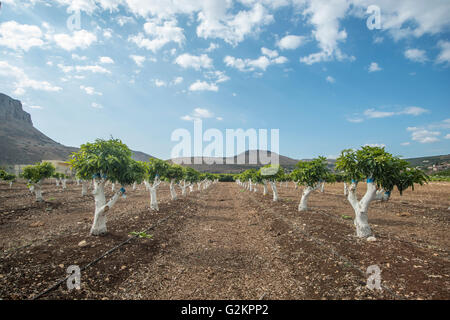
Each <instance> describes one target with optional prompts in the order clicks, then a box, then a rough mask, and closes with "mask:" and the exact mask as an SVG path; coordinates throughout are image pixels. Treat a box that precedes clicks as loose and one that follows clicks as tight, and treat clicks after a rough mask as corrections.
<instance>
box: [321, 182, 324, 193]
mask: <svg viewBox="0 0 450 320" xmlns="http://www.w3.org/2000/svg"><path fill="white" fill-rule="evenodd" d="M324 189H325V182H322V184H321V185H320V192H322V193H323V192H324Z"/></svg>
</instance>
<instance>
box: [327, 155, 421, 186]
mask: <svg viewBox="0 0 450 320" xmlns="http://www.w3.org/2000/svg"><path fill="white" fill-rule="evenodd" d="M336 169H337V170H340V171H342V172H343V174H344V176H345V177H346V178H351V179H352V180H355V181H359V180H362V179H372V180H373V182H374V183H376V184H377V187H378V188H383V189H385V190H386V191H388V192H390V191H392V190H393V189H394V187H397V189H398V191H399V192H400V194H402V192H403V191H404V190H406V189H407V188H409V187H412V188H413V189H414V184H415V183H418V184H423V183H425V182H427V181H428V180H429V178H428V176H427V175H426V174H425V173H424V172H423V171H421V170H420V169H416V168H411V167H410V164H409V162H408V161H406V160H402V159H400V158H399V157H394V156H393V155H392V154H390V153H388V152H386V151H385V150H384V147H383V148H380V147H369V146H365V147H362V148H361V149H359V150H350V149H347V150H344V151H342V153H341V156H340V157H339V158H338V159H337V161H336Z"/></svg>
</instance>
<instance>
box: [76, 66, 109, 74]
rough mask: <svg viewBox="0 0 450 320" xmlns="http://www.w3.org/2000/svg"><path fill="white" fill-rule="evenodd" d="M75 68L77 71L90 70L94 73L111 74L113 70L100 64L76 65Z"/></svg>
mask: <svg viewBox="0 0 450 320" xmlns="http://www.w3.org/2000/svg"><path fill="white" fill-rule="evenodd" d="M75 70H76V71H77V72H83V71H89V72H92V73H106V74H110V73H111V71H109V70H108V69H105V68H103V67H101V66H98V65H91V66H76V67H75Z"/></svg>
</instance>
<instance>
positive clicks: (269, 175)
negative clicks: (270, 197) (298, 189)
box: [259, 164, 285, 181]
mask: <svg viewBox="0 0 450 320" xmlns="http://www.w3.org/2000/svg"><path fill="white" fill-rule="evenodd" d="M259 175H260V176H261V179H262V180H269V181H282V180H281V179H284V176H285V174H284V169H283V167H282V166H280V165H272V164H268V165H265V166H264V167H262V168H260V169H259Z"/></svg>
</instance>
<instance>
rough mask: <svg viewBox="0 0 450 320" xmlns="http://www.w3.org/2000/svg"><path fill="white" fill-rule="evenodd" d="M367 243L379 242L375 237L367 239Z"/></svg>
mask: <svg viewBox="0 0 450 320" xmlns="http://www.w3.org/2000/svg"><path fill="white" fill-rule="evenodd" d="M367 241H369V242H374V241H377V239H376V238H375V237H373V236H372V237H368V238H367Z"/></svg>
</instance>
